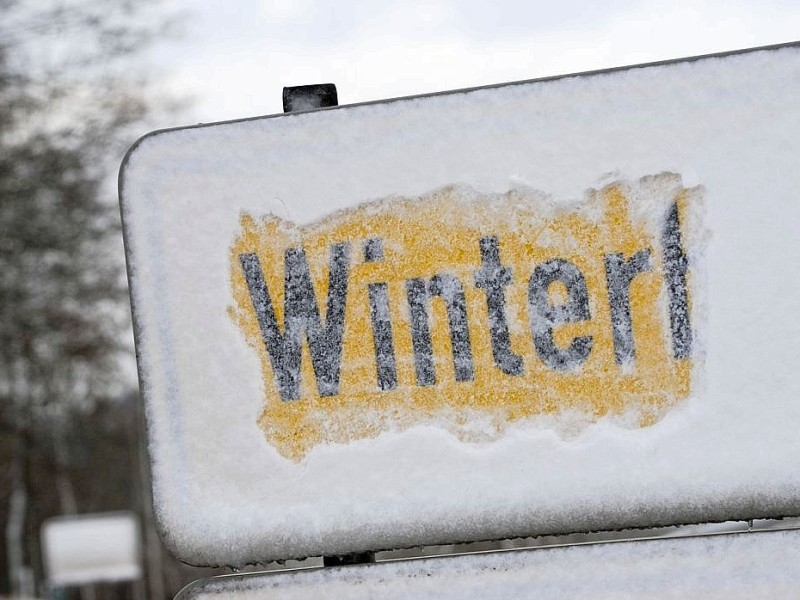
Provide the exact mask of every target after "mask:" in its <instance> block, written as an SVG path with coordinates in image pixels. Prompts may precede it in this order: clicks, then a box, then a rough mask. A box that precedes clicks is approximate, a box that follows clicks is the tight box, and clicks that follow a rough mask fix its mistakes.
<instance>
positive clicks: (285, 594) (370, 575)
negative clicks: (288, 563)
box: [177, 531, 800, 600]
mask: <svg viewBox="0 0 800 600" xmlns="http://www.w3.org/2000/svg"><path fill="white" fill-rule="evenodd" d="M799 565H800V532H798V531H780V532H761V533H739V534H733V535H731V534H728V535H715V536H707V537H696V538H683V539H681V538H678V539H670V540H652V541H637V542H620V543H606V544H597V545H587V546H572V547H566V548H552V549H537V550H520V551H508V552H495V553H487V554H472V555H463V556H453V557H440V558H433V559H424V560H411V561H398V562H386V563H378V564H374V565H358V566H348V567H338V568H326V569H309V570H298V571H295V572H285V573H273V574H257V575H249V576H248V575H246V576H240V577H220V578H216V579H209V580H206V581H201V582H197V583H195V584H192V585H191V586H190V587H189V588H187V589H186V590H184V591H183V592H182V593H181V594H180V595H179V596H178V599H177V600H250V599H256V598H257V599H259V600H262V599H263V600H267V599H269V598H281V599H282V600H283V599H285V600H305V599H309V600H316V599H317V598H337V599H340V600H362V599H364V600H366V599H370V598H381V599H383V600H393V599H398V600H400V599H403V600H405V599H406V598H414V599H416V600H424V599H426V598H430V599H434V598H435V599H437V600H445V599H447V598H457V599H459V600H470V599H472V598H474V599H475V600H484V599H486V600H490V599H492V598H502V599H507V598H520V599H525V598H530V599H536V600H547V599H549V598H552V599H554V600H556V599H557V600H562V599H566V598H598V599H604V598H605V599H609V600H610V599H615V600H616V599H623V598H636V599H639V598H656V599H669V598H706V599H714V598H719V599H720V600H723V599H724V600H735V599H737V598H742V599H745V598H746V599H750V598H791V597H794V596H795V595H796V594H797V589H798V586H800V566H799Z"/></svg>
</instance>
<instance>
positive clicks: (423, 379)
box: [406, 278, 436, 385]
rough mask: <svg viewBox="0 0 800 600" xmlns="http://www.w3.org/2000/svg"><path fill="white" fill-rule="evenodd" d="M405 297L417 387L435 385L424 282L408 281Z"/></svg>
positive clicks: (422, 280) (420, 280)
mask: <svg viewBox="0 0 800 600" xmlns="http://www.w3.org/2000/svg"><path fill="white" fill-rule="evenodd" d="M406 296H407V297H408V308H409V310H410V312H411V346H412V347H413V348H414V369H415V370H416V373H417V385H433V384H435V383H436V371H435V369H434V366H433V344H432V343H431V329H430V323H429V322H428V307H427V304H428V290H427V286H426V285H425V280H424V279H419V278H415V279H408V280H407V281H406Z"/></svg>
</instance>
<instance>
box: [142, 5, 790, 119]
mask: <svg viewBox="0 0 800 600" xmlns="http://www.w3.org/2000/svg"><path fill="white" fill-rule="evenodd" d="M171 4H174V5H175V6H176V8H178V9H179V10H181V11H183V12H185V14H186V15H187V17H188V20H187V23H186V26H185V28H184V30H185V32H184V35H183V37H182V38H181V39H180V40H178V41H175V42H170V43H169V44H164V45H162V46H160V48H159V50H158V52H157V53H156V54H154V57H153V59H154V63H155V65H154V66H156V67H157V68H158V70H159V71H160V73H161V74H162V76H163V77H165V78H166V80H168V82H169V87H170V88H171V89H173V90H175V91H177V92H179V93H180V94H183V95H185V96H188V97H191V98H193V99H194V105H193V108H192V109H191V110H190V111H189V112H188V113H187V114H186V116H185V117H183V118H186V119H187V120H188V122H194V121H202V122H209V121H219V120H224V119H235V118H242V117H250V116H256V115H263V114H271V113H276V112H281V110H282V105H281V91H282V88H283V86H285V85H302V84H309V83H321V82H332V83H335V84H336V85H337V88H338V90H339V102H340V104H348V103H352V102H361V101H365V100H377V99H380V98H388V97H395V96H404V95H410V94H419V93H425V92H434V91H441V90H447V89H454V88H462V87H470V86H476V85H484V84H491V83H500V82H505V81H515V80H521V79H530V78H535V77H542V76H547V75H558V74H563V73H571V72H577V71H585V70H592V69H600V68H606V67H613V66H620V65H627V64H635V63H641V62H648V61H653V60H662V59H669V58H679V57H683V56H692V55H697V54H705V53H708V52H717V51H723V50H733V49H740V48H747V47H752V46H760V45H765V44H774V43H780V42H789V41H794V40H798V39H800V2H798V0H761V1H756V0H738V1H737V0H699V1H692V0H674V1H671V2H656V1H642V0H609V1H606V2H602V1H600V0H597V1H590V0H548V1H546V2H541V1H535V0H534V1H527V2H525V1H523V0H494V1H492V2H477V1H474V0H465V1H457V0H406V1H404V2H387V1H383V0H376V1H371V2H370V1H367V0H364V1H363V2H347V1H346V0H342V1H338V2H330V1H321V0H229V1H227V2H220V1H219V0H171ZM174 124H175V125H178V124H185V123H174Z"/></svg>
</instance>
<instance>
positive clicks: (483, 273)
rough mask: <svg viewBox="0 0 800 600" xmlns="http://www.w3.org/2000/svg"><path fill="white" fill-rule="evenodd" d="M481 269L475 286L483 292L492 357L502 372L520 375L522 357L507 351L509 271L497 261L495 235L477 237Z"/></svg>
mask: <svg viewBox="0 0 800 600" xmlns="http://www.w3.org/2000/svg"><path fill="white" fill-rule="evenodd" d="M480 249H481V268H480V269H478V270H477V271H476V272H475V285H476V286H477V287H479V288H481V289H483V290H485V291H486V307H487V310H488V312H489V333H490V335H491V340H492V356H493V357H494V362H495V364H496V365H497V367H498V368H499V369H500V370H501V371H502V372H503V373H505V374H506V375H522V357H521V356H519V355H517V354H514V352H513V351H512V350H511V340H510V338H509V334H508V321H507V320H506V295H505V292H504V291H503V288H504V287H505V286H507V285H508V284H509V283H511V278H512V272H511V269H509V268H508V267H504V266H502V265H501V264H500V243H499V242H498V239H497V238H496V237H493V236H492V237H484V238H481V240H480Z"/></svg>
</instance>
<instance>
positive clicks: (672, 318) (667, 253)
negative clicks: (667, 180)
mask: <svg viewBox="0 0 800 600" xmlns="http://www.w3.org/2000/svg"><path fill="white" fill-rule="evenodd" d="M661 244H662V246H663V247H664V277H665V279H666V284H667V294H668V295H669V324H670V329H671V331H672V355H673V356H674V357H675V358H678V359H681V358H689V356H691V354H692V327H691V323H690V321H689V299H688V297H687V292H686V270H687V269H688V268H689V261H688V260H687V258H686V255H685V254H684V252H683V245H682V243H681V223H680V219H679V216H678V203H677V202H673V203H672V206H670V209H669V212H668V213H667V220H666V223H665V224H664V229H663V230H662V232H661Z"/></svg>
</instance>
